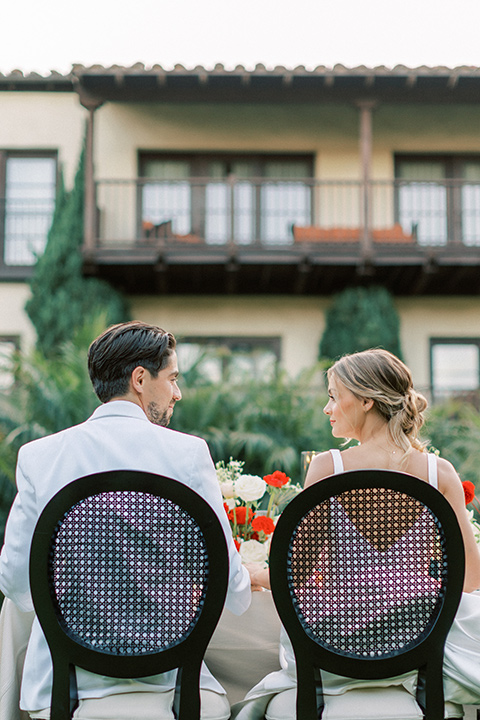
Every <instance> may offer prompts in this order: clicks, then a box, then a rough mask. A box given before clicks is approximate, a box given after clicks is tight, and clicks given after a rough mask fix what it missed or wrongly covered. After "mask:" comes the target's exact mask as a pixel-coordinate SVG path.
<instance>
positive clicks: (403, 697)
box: [265, 686, 463, 720]
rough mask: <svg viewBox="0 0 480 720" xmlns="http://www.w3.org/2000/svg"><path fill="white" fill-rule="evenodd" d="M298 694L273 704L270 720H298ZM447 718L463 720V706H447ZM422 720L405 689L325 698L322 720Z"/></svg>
mask: <svg viewBox="0 0 480 720" xmlns="http://www.w3.org/2000/svg"><path fill="white" fill-rule="evenodd" d="M296 697H297V691H296V689H292V690H285V691H284V692H281V693H278V695H275V697H274V698H273V699H272V700H271V701H270V702H269V704H268V707H267V711H266V713H265V718H266V720H294V718H295V715H296V710H295V703H296ZM445 717H448V718H454V717H456V718H461V717H463V710H462V707H461V706H460V705H454V704H453V703H446V705H445ZM375 718H378V719H379V720H422V718H423V713H422V711H421V710H420V708H419V706H418V705H417V703H416V702H415V698H414V697H413V695H411V694H410V693H409V692H407V691H406V690H405V689H404V688H402V687H398V686H392V687H386V688H375V689H372V688H359V689H352V690H348V691H347V692H345V693H342V694H341V695H325V707H324V710H323V715H322V720H375Z"/></svg>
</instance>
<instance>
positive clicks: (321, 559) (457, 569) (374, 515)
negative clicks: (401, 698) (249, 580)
mask: <svg viewBox="0 0 480 720" xmlns="http://www.w3.org/2000/svg"><path fill="white" fill-rule="evenodd" d="M270 565H271V582H272V591H273V596H274V600H275V603H276V605H277V609H278V612H279V615H280V617H281V619H282V622H283V624H284V626H285V628H286V630H287V633H288V634H289V636H290V639H291V641H292V645H293V648H294V651H295V656H296V659H297V675H298V686H299V693H300V689H301V687H302V686H303V684H304V683H305V684H306V685H308V683H311V685H312V688H313V678H314V677H316V694H317V695H318V696H320V701H319V702H320V705H321V703H322V700H321V682H320V679H319V674H318V672H316V671H315V669H318V668H321V669H324V670H328V671H330V672H333V673H336V674H338V675H343V676H348V677H355V678H386V677H392V676H394V675H398V674H400V673H404V672H408V671H410V670H415V669H419V668H421V669H423V668H425V669H426V677H427V680H428V683H427V701H426V702H427V706H428V707H427V712H428V711H429V710H430V711H431V710H432V708H433V705H432V702H431V701H432V693H431V692H430V690H429V688H430V687H433V685H435V687H436V690H435V693H437V695H438V693H440V695H441V704H440V702H437V701H435V707H436V708H440V706H441V712H442V713H443V695H442V690H441V665H442V658H443V645H444V642H445V637H446V635H447V633H448V630H449V628H450V625H451V623H452V621H453V618H454V615H455V612H456V609H457V607H458V603H459V600H460V595H461V590H462V585H463V568H464V559H463V542H462V538H461V534H460V530H459V528H458V523H457V521H456V518H455V515H454V513H453V510H452V509H451V507H450V505H449V504H448V502H447V501H446V500H445V499H444V498H443V496H442V495H441V494H440V493H439V492H438V491H437V490H435V489H434V488H432V487H430V486H429V485H428V484H427V483H425V482H423V481H421V480H419V479H418V478H413V477H411V476H409V475H406V474H404V473H396V472H390V471H380V470H369V471H355V472H347V473H342V474H339V475H335V476H334V477H332V478H326V479H325V480H323V481H322V482H320V483H317V484H316V485H314V486H312V487H310V488H308V489H307V490H305V491H304V492H303V493H302V494H301V495H299V496H298V497H297V498H295V500H293V501H292V502H291V503H290V505H289V506H287V508H286V510H285V511H284V513H283V514H282V516H281V518H280V520H279V522H278V525H277V528H276V530H275V534H274V538H273V541H272V548H271V556H270ZM435 674H436V680H435V679H434V677H435ZM439 685H440V690H439ZM435 693H434V694H435ZM312 698H313V689H310V702H311V703H313V700H312ZM422 702H424V701H422ZM310 709H311V711H312V712H313V710H312V705H310ZM315 710H316V708H315ZM307 712H308V711H307ZM315 715H316V712H315ZM433 716H434V715H431V717H433ZM302 717H303V718H304V720H308V718H309V717H312V720H313V715H310V716H309V715H308V714H307V715H305V716H303V714H302ZM438 717H440V715H438Z"/></svg>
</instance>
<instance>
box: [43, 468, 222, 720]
mask: <svg viewBox="0 0 480 720" xmlns="http://www.w3.org/2000/svg"><path fill="white" fill-rule="evenodd" d="M30 572H31V586H32V595H33V600H34V605H35V611H36V614H37V616H38V618H39V621H40V624H41V626H42V629H43V631H44V633H45V636H46V638H47V642H48V644H49V647H50V650H51V654H52V660H53V665H54V693H55V685H56V678H55V675H56V674H57V675H58V676H60V675H61V674H62V673H64V668H65V667H68V665H71V666H80V667H83V668H84V669H86V670H90V671H91V672H96V673H99V674H102V675H109V676H111V677H142V676H148V675H154V674H157V673H161V672H166V671H167V670H171V669H174V668H181V669H182V672H181V673H180V679H181V680H185V677H184V676H185V675H187V676H188V678H189V680H188V683H189V684H190V687H189V688H188V690H187V693H188V694H189V695H190V696H192V697H195V696H196V692H195V688H196V689H197V694H199V690H198V687H199V673H200V666H201V661H202V659H203V655H204V653H205V650H206V647H207V644H208V641H209V639H210V637H211V635H212V634H213V631H214V629H215V626H216V624H217V621H218V619H219V617H220V614H221V612H222V608H223V604H224V600H225V594H226V589H227V582H228V554H227V549H226V542H225V536H224V533H223V530H222V528H221V525H220V522H219V520H218V518H217V516H216V515H215V513H214V511H213V510H212V509H211V508H210V506H209V505H207V503H206V502H205V501H204V500H203V499H202V498H201V497H199V496H198V495H197V494H196V493H195V492H193V491H192V490H190V488H187V487H186V486H184V485H182V484H181V483H179V482H176V481H174V480H171V479H169V478H164V477H160V476H156V475H151V474H148V473H140V472H130V471H116V472H110V473H99V474H96V475H91V476H88V477H86V478H81V479H78V480H75V481H74V482H73V483H70V485H68V486H67V487H65V488H63V489H62V490H61V491H60V492H59V493H58V494H57V495H56V496H55V497H54V498H53V499H52V500H51V501H50V503H49V504H48V505H47V507H46V508H45V510H44V511H43V513H42V515H41V517H40V519H39V521H38V524H37V527H36V530H35V534H34V539H33V543H32V551H31V565H30ZM70 675H72V673H71V672H70ZM65 683H66V680H65V678H64V683H63V684H64V685H65ZM187 693H185V698H186V697H187ZM58 697H59V696H57V698H55V697H54V698H52V708H53V709H54V710H55V706H56V701H58ZM185 698H184V699H183V700H184V703H183V712H184V713H186V714H185V715H184V717H198V712H199V707H198V706H197V707H196V709H195V708H194V710H193V714H191V713H190V710H189V707H190V705H191V703H189V701H188V700H186V699H185ZM71 700H72V701H71V702H70V701H69V703H68V704H69V707H68V713H70V712H71V709H72V705H73V704H74V701H75V698H73V699H71ZM181 702H182V698H181ZM66 704H67V701H66V699H65V693H64V695H63V700H62V706H63V710H62V712H63V713H64V714H63V715H62V717H69V714H68V715H65V712H66V709H65V705H66ZM194 704H195V703H194ZM197 705H198V704H197ZM181 710H182V705H180V711H181ZM52 720H54V717H53V711H52Z"/></svg>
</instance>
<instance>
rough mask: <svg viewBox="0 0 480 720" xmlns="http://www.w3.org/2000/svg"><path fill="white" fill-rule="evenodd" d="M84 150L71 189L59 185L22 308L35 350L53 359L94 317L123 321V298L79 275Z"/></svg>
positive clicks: (101, 284)
mask: <svg viewBox="0 0 480 720" xmlns="http://www.w3.org/2000/svg"><path fill="white" fill-rule="evenodd" d="M84 165H85V149H83V150H82V153H81V156H80V161H79V165H78V169H77V173H76V176H75V182H74V186H73V189H72V190H71V191H70V192H66V191H65V187H64V183H63V178H61V180H60V183H59V189H58V193H57V199H56V204H55V212H54V216H53V220H52V225H51V227H50V231H49V233H48V238H47V244H46V247H45V251H44V253H43V255H41V256H40V257H39V258H38V260H37V262H36V264H35V268H34V271H33V276H32V279H31V282H30V289H31V297H30V299H29V300H28V301H27V303H26V305H25V309H26V312H27V313H28V315H29V317H30V319H31V321H32V323H33V325H34V326H35V330H36V333H37V348H38V349H39V350H40V351H41V352H42V353H43V354H44V355H45V356H47V357H48V356H54V355H55V354H56V353H57V352H58V348H59V347H60V345H62V344H63V343H65V342H68V341H71V340H72V339H73V337H74V335H75V333H76V332H77V331H78V330H79V328H81V327H83V326H84V325H85V324H87V323H89V322H92V321H93V320H94V318H96V317H98V316H99V315H100V314H103V316H104V317H105V318H106V322H107V324H108V325H109V324H112V323H116V322H122V321H124V320H126V319H127V318H128V308H127V303H126V300H125V298H124V297H123V296H122V295H121V294H120V293H119V292H117V291H116V290H114V289H113V288H112V287H111V286H110V285H109V284H108V283H107V282H104V281H101V280H98V279H96V278H85V277H84V276H83V274H82V252H81V247H82V243H83V212H84Z"/></svg>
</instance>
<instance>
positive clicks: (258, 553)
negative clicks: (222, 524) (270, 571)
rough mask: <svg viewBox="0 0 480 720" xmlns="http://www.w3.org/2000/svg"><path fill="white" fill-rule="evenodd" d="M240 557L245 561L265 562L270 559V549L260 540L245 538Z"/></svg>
mask: <svg viewBox="0 0 480 720" xmlns="http://www.w3.org/2000/svg"><path fill="white" fill-rule="evenodd" d="M239 552H240V557H241V558H242V562H244V563H252V562H258V563H264V562H266V561H267V559H268V551H267V548H266V547H265V545H264V544H263V543H261V542H258V540H245V542H242V544H241V545H240V550H239Z"/></svg>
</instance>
